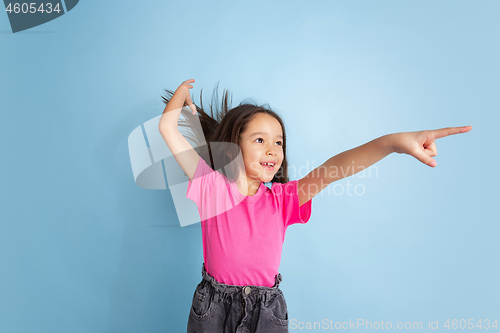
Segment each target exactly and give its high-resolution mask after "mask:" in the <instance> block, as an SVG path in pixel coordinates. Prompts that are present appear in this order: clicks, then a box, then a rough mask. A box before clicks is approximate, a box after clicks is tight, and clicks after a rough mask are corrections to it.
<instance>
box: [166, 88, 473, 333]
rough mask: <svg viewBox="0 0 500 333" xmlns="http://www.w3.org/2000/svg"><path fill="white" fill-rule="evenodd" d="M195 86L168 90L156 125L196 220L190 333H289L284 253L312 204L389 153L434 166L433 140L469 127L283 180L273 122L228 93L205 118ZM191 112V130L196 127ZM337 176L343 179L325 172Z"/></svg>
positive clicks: (372, 146) (282, 152) (399, 141)
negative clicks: (199, 246) (198, 269)
mask: <svg viewBox="0 0 500 333" xmlns="http://www.w3.org/2000/svg"><path fill="white" fill-rule="evenodd" d="M192 83H194V80H187V81H184V82H183V83H182V84H181V85H180V86H179V87H178V88H177V90H176V91H175V92H174V93H172V92H170V91H168V90H167V92H168V93H169V94H170V95H172V96H171V98H170V99H168V98H164V101H165V103H167V106H166V107H165V111H164V112H163V115H162V117H161V119H160V123H159V131H160V133H161V135H162V137H163V138H164V140H165V142H166V143H167V145H168V147H169V149H170V151H171V152H172V154H173V155H174V158H175V159H176V161H177V162H178V163H179V165H180V167H181V168H182V170H183V171H184V173H185V174H186V175H187V176H188V178H189V182H188V189H187V194H186V196H187V197H188V198H189V199H191V200H193V201H194V202H195V203H196V205H197V207H198V211H199V213H200V217H201V228H202V238H203V259H204V264H203V266H202V281H201V282H200V283H199V284H198V286H197V287H196V290H195V292H194V295H193V302H192V306H191V311H190V314H189V320H188V326H187V330H188V332H288V311H287V305H286V301H285V298H284V295H283V292H282V291H281V290H280V289H279V284H280V282H281V281H282V277H281V274H280V273H279V272H278V268H279V264H280V260H281V250H282V245H283V241H284V238H285V233H286V229H287V227H288V226H289V225H291V224H294V223H306V222H307V221H308V220H309V218H310V216H311V208H312V200H311V199H312V198H313V197H314V196H315V195H317V194H318V193H319V192H321V191H322V190H323V189H324V188H325V187H327V186H328V185H329V184H331V183H332V182H334V181H337V180H339V179H342V178H343V177H345V176H350V175H353V174H355V173H357V172H358V171H360V170H362V169H364V168H367V167H369V166H370V165H372V164H374V163H376V162H377V161H379V160H381V159H382V158H384V157H386V156H387V155H389V154H390V153H393V152H396V153H399V154H401V153H405V154H408V155H411V156H414V157H415V158H417V159H418V160H419V161H421V162H422V163H425V164H427V165H429V166H431V167H435V166H436V161H435V160H434V159H433V158H432V157H434V156H436V155H437V149H436V145H435V143H434V141H435V139H437V138H442V137H445V136H447V135H451V134H458V133H464V132H468V131H470V130H471V128H472V126H463V127H448V128H442V129H438V130H429V131H419V132H406V133H394V134H388V135H384V136H382V137H380V138H377V139H375V140H372V141H370V142H368V143H365V144H364V145H361V146H359V147H357V148H354V149H351V150H348V151H345V152H343V153H341V154H338V155H336V156H334V157H332V158H330V159H329V160H327V161H326V162H325V163H323V164H322V165H321V166H319V167H318V168H316V169H314V170H313V171H311V172H310V173H309V174H308V175H307V176H305V177H304V178H302V179H299V180H292V181H289V179H288V172H287V168H288V163H287V158H286V133H285V127H284V124H283V121H282V120H281V118H280V117H279V115H278V114H276V113H275V112H273V111H272V110H270V109H269V108H265V107H263V106H257V105H254V104H248V103H245V104H241V103H240V105H238V106H237V107H235V108H232V109H230V110H228V103H227V93H226V95H225V98H224V103H223V105H222V110H221V112H220V113H219V114H218V115H217V116H216V117H215V118H214V114H213V110H212V107H210V108H211V114H212V116H209V115H208V114H207V113H205V111H204V110H203V104H202V102H201V108H200V107H197V106H196V105H195V104H194V103H193V102H192V100H191V97H190V92H189V89H191V88H193V86H192ZM201 98H202V97H201V95H200V100H201ZM186 105H187V106H189V107H190V108H191V110H192V114H190V113H189V112H184V116H185V117H186V119H187V122H188V124H187V125H185V126H189V127H191V129H193V130H194V141H195V142H196V143H198V144H199V145H198V146H199V147H198V148H197V149H198V151H200V155H201V157H200V155H199V154H198V152H197V151H196V150H194V149H193V147H192V146H191V144H190V143H189V142H188V141H187V140H186V139H185V138H184V136H183V135H182V134H181V133H180V131H179V129H178V120H179V116H180V114H181V112H183V111H182V108H183V106H186ZM196 111H198V112H199V113H200V116H199V119H198V120H199V123H200V124H201V129H198V130H196V126H193V123H194V122H195V117H197V116H195V114H196ZM198 128H199V127H198ZM205 139H206V143H207V144H206V145H203V143H204V140H205ZM224 143H225V144H224ZM334 169H335V170H336V171H337V170H338V169H340V170H341V172H330V171H333V170H334ZM219 170H220V171H222V173H221V172H219ZM343 170H347V172H344V171H343ZM350 170H352V171H350ZM349 171H350V172H349ZM267 182H272V186H271V188H268V187H267V186H265V185H264V183H267Z"/></svg>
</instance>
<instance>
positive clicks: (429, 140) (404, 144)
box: [390, 126, 472, 167]
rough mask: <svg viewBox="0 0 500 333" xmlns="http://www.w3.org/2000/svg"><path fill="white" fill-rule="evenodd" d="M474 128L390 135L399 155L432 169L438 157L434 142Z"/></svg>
mask: <svg viewBox="0 0 500 333" xmlns="http://www.w3.org/2000/svg"><path fill="white" fill-rule="evenodd" d="M471 129H472V126H461V127H446V128H441V129H437V130H428V131H418V132H403V133H394V134H390V137H391V141H390V145H391V147H392V148H393V151H394V152H396V153H398V154H403V153H404V154H408V155H411V156H413V157H415V158H416V159H417V160H419V161H420V162H422V163H424V164H427V165H428V166H430V167H435V166H436V164H437V162H436V161H435V160H434V159H433V158H432V157H435V156H436V155H437V148H436V144H435V143H434V140H436V139H439V138H443V137H445V136H448V135H453V134H459V133H465V132H468V131H470V130H471Z"/></svg>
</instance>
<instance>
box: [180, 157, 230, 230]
mask: <svg viewBox="0 0 500 333" xmlns="http://www.w3.org/2000/svg"><path fill="white" fill-rule="evenodd" d="M229 192H230V188H229V182H228V180H227V178H226V177H225V176H224V175H222V174H221V173H219V172H218V171H214V170H213V169H212V168H211V167H210V166H209V165H208V164H207V163H206V162H205V160H204V159H203V158H201V157H200V160H199V161H198V165H197V166H196V170H195V172H194V175H193V179H190V180H189V181H188V187H187V192H186V197H187V198H188V199H191V200H192V201H193V202H194V203H195V204H196V206H197V207H198V211H199V213H200V218H201V220H202V221H203V220H206V219H209V218H211V217H214V216H217V215H219V214H221V213H224V212H226V211H227V210H229V209H231V208H232V207H234V203H233V200H232V198H231V197H230V196H229V195H228V194H229Z"/></svg>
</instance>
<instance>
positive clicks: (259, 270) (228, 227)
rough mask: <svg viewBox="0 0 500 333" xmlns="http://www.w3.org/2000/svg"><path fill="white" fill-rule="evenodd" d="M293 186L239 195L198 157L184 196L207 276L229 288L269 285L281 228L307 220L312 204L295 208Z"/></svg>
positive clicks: (278, 255) (278, 252)
mask: <svg viewBox="0 0 500 333" xmlns="http://www.w3.org/2000/svg"><path fill="white" fill-rule="evenodd" d="M297 184H298V180H294V181H290V182H288V183H286V184H282V183H273V184H272V187H271V189H269V188H268V187H267V186H266V185H265V184H264V183H261V185H260V187H259V189H258V191H257V193H255V195H253V196H244V195H242V194H241V193H240V191H239V190H238V187H237V185H236V183H235V182H230V181H229V180H228V179H227V178H226V177H225V176H224V175H223V174H221V173H220V172H219V171H214V170H213V169H212V168H211V167H210V166H208V164H207V163H206V162H205V160H204V159H203V158H201V157H200V161H199V162H198V165H197V167H196V171H195V174H194V176H193V179H192V180H189V182H188V188H187V193H186V197H187V198H189V199H191V200H193V201H194V202H195V203H196V205H197V207H198V212H199V213H200V218H201V228H202V238H203V259H204V263H205V269H206V270H207V273H208V274H210V275H211V276H213V277H214V278H215V279H216V280H217V281H219V282H220V283H225V284H229V285H237V286H245V285H257V286H266V287H272V286H273V285H274V276H275V275H276V274H278V268H279V265H280V261H281V250H282V246H283V242H284V240H285V232H286V229H287V227H288V226H289V225H291V224H294V223H306V222H307V221H308V220H309V218H310V216H311V206H312V200H309V201H308V202H306V203H305V204H303V205H302V206H300V207H299V196H298V191H297Z"/></svg>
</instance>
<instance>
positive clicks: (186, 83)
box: [177, 79, 196, 115]
mask: <svg viewBox="0 0 500 333" xmlns="http://www.w3.org/2000/svg"><path fill="white" fill-rule="evenodd" d="M193 82H194V79H190V80H186V81H184V82H182V83H181V85H180V86H179V87H178V88H177V90H184V92H185V93H186V100H185V101H184V106H186V105H188V106H189V108H190V109H191V110H192V111H193V114H194V115H195V114H196V107H195V105H194V103H193V101H192V100H191V94H190V93H189V89H191V88H193V85H192V84H191V83H193Z"/></svg>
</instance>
